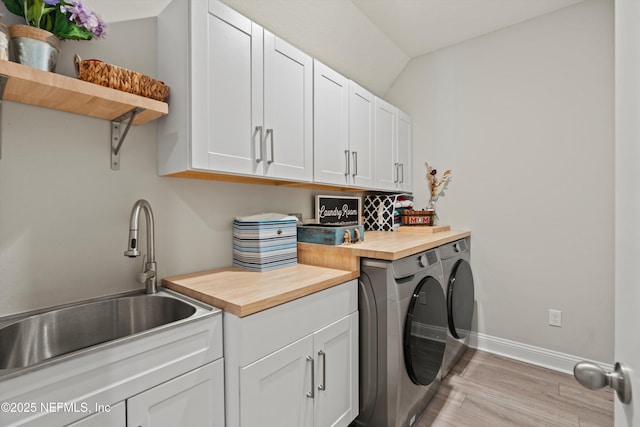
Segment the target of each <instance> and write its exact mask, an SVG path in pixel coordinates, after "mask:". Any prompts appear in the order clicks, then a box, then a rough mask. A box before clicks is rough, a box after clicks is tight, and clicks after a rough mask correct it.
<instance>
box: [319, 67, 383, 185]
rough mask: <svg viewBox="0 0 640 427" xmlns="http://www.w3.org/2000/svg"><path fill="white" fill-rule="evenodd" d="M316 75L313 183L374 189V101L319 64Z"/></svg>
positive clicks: (372, 97)
mask: <svg viewBox="0 0 640 427" xmlns="http://www.w3.org/2000/svg"><path fill="white" fill-rule="evenodd" d="M313 74H314V86H313V103H314V108H313V120H314V122H313V123H314V146H313V166H314V174H313V179H314V181H315V182H322V183H327V184H339V185H348V186H354V187H361V188H372V187H373V179H372V172H373V132H374V127H373V120H374V117H373V111H374V110H373V107H374V99H375V97H374V96H373V95H372V94H371V93H369V92H367V91H366V90H365V89H363V88H362V87H360V86H358V85H357V84H356V83H355V82H353V81H350V80H348V79H347V78H345V77H343V76H342V75H340V74H338V73H337V72H335V71H333V70H332V69H330V68H329V67H327V66H326V65H324V64H322V63H320V62H318V61H314V68H313Z"/></svg>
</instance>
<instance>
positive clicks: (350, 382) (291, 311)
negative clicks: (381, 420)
mask: <svg viewBox="0 0 640 427" xmlns="http://www.w3.org/2000/svg"><path fill="white" fill-rule="evenodd" d="M224 326H225V331H224V337H225V364H226V367H225V380H226V384H225V395H226V414H227V426H228V427H234V426H242V427H258V426H259V427H328V426H335V427H339V426H348V425H349V423H350V422H351V421H353V419H355V417H356V416H357V415H358V311H357V287H356V282H355V281H350V282H347V283H345V284H342V285H339V286H336V287H334V288H330V289H327V290H324V291H321V292H318V293H316V294H312V295H309V296H307V297H303V298H300V299H298V300H295V301H292V302H289V303H286V304H283V305H280V306H277V307H274V308H272V309H268V310H265V311H263V312H260V313H257V314H254V315H251V316H247V317H244V318H239V317H236V316H233V315H228V314H227V313H225V321H224Z"/></svg>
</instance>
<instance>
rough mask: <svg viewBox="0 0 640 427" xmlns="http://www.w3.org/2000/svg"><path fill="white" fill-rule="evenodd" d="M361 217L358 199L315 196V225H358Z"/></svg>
mask: <svg viewBox="0 0 640 427" xmlns="http://www.w3.org/2000/svg"><path fill="white" fill-rule="evenodd" d="M361 216H362V206H361V200H360V197H344V196H341V197H335V196H316V223H317V224H326V225H330V224H336V225H359V224H360V222H361V221H360V219H361Z"/></svg>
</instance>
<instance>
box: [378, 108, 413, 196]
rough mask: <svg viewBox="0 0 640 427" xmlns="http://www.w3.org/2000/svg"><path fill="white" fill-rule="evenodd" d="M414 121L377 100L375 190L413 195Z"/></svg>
mask: <svg viewBox="0 0 640 427" xmlns="http://www.w3.org/2000/svg"><path fill="white" fill-rule="evenodd" d="M412 150H413V146H412V127H411V117H409V116H408V115H407V114H405V113H403V112H402V111H400V110H398V109H397V108H396V107H394V106H393V105H391V104H389V103H388V102H385V101H383V100H382V99H380V98H376V99H375V187H376V188H379V189H381V190H393V191H402V192H411V191H413V180H412V175H411V174H412V167H411V162H412V157H413V154H412Z"/></svg>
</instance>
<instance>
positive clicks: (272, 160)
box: [267, 129, 276, 165]
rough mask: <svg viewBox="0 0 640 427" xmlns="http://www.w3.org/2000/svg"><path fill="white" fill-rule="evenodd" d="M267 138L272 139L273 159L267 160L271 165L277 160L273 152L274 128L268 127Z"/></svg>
mask: <svg viewBox="0 0 640 427" xmlns="http://www.w3.org/2000/svg"><path fill="white" fill-rule="evenodd" d="M267 138H269V140H270V141H271V160H267V164H269V165H270V164H271V163H273V162H274V161H275V160H276V158H275V156H274V154H273V129H267Z"/></svg>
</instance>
